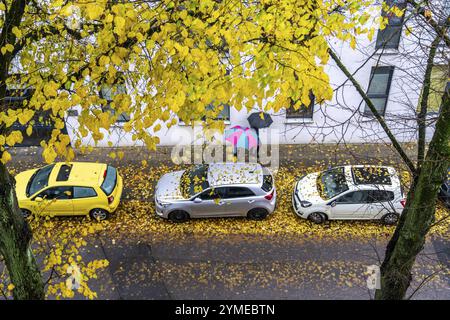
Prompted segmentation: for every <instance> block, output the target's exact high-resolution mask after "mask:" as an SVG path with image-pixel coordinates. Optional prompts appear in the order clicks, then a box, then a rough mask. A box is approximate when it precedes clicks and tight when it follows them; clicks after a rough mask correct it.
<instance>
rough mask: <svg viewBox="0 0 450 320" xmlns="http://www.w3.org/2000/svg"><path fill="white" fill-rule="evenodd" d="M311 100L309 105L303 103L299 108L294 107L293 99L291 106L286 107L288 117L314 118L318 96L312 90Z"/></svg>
mask: <svg viewBox="0 0 450 320" xmlns="http://www.w3.org/2000/svg"><path fill="white" fill-rule="evenodd" d="M309 99H310V100H311V102H310V103H309V105H308V106H306V105H304V104H302V105H301V106H300V108H298V109H297V110H295V109H294V105H295V101H293V100H291V106H290V107H289V108H287V109H286V118H287V119H312V118H313V113H314V103H315V100H316V97H315V96H314V94H313V93H312V92H310V93H309Z"/></svg>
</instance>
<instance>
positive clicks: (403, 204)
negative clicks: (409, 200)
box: [400, 199, 406, 208]
mask: <svg viewBox="0 0 450 320" xmlns="http://www.w3.org/2000/svg"><path fill="white" fill-rule="evenodd" d="M400 203H401V204H402V206H403V208H404V207H405V205H406V200H405V199H402V200H400Z"/></svg>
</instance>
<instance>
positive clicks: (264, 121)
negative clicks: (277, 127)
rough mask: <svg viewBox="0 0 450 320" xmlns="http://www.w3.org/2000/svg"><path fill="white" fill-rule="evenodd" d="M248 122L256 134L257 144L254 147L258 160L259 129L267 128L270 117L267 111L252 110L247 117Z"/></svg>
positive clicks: (269, 123)
mask: <svg viewBox="0 0 450 320" xmlns="http://www.w3.org/2000/svg"><path fill="white" fill-rule="evenodd" d="M247 120H248V123H249V124H250V127H251V128H253V129H255V131H256V136H257V138H258V145H257V147H256V157H257V159H258V160H259V146H260V139H259V129H263V128H268V127H269V126H270V125H271V124H272V123H273V120H272V117H271V116H270V114H268V113H267V112H263V111H260V112H253V113H252V114H250V115H249V116H248V118H247Z"/></svg>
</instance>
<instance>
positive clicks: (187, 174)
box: [180, 164, 209, 199]
mask: <svg viewBox="0 0 450 320" xmlns="http://www.w3.org/2000/svg"><path fill="white" fill-rule="evenodd" d="M180 187H181V193H182V195H183V197H184V198H185V199H189V198H191V197H193V196H194V195H196V194H198V193H200V192H202V191H203V190H205V189H208V188H209V183H208V165H207V164H201V165H196V166H193V167H191V168H189V169H187V170H186V171H184V172H183V175H182V176H181V184H180Z"/></svg>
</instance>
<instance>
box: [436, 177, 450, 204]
mask: <svg viewBox="0 0 450 320" xmlns="http://www.w3.org/2000/svg"><path fill="white" fill-rule="evenodd" d="M447 171H448V173H447V180H446V181H445V182H444V183H443V184H442V186H441V189H440V190H439V195H438V196H439V199H440V200H441V201H442V202H443V203H444V204H445V206H446V207H447V208H450V168H448V170H447Z"/></svg>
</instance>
